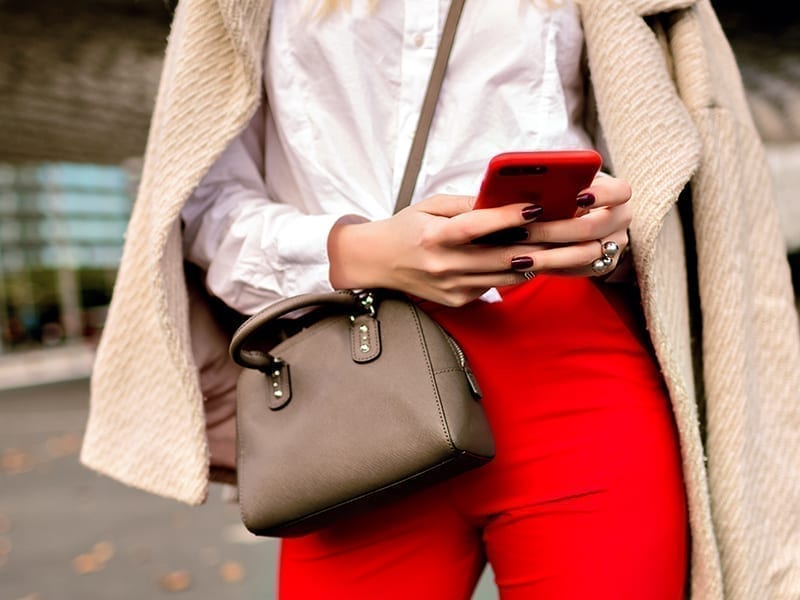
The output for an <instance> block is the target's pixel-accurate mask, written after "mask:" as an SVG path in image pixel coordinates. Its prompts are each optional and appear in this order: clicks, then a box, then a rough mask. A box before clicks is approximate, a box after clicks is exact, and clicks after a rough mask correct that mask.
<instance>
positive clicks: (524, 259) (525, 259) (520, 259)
mask: <svg viewBox="0 0 800 600" xmlns="http://www.w3.org/2000/svg"><path fill="white" fill-rule="evenodd" d="M532 266H533V259H532V258H531V257H530V256H515V257H514V258H512V259H511V268H512V269H514V270H515V271H524V270H525V269H530V268H531V267H532Z"/></svg>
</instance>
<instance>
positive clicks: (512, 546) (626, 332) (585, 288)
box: [279, 276, 688, 600]
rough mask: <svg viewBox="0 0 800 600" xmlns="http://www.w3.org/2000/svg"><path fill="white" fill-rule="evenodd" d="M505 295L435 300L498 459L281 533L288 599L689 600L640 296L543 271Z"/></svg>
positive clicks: (682, 509) (681, 509)
mask: <svg viewBox="0 0 800 600" xmlns="http://www.w3.org/2000/svg"><path fill="white" fill-rule="evenodd" d="M502 293H503V296H504V301H503V302H501V303H493V304H488V303H485V302H483V301H477V302H473V303H471V304H470V305H468V306H466V307H462V308H459V309H450V308H445V307H440V306H434V307H426V308H427V309H428V310H430V312H431V314H432V315H433V316H434V317H435V318H436V319H437V320H438V321H439V322H440V323H442V324H443V325H444V326H445V327H446V328H447V329H448V330H450V331H451V332H452V333H453V335H454V336H455V337H456V339H458V340H459V342H460V344H461V345H462V346H463V347H464V350H465V351H466V353H467V356H468V358H469V360H470V362H471V364H472V367H473V370H474V371H475V374H476V375H477V377H478V381H479V382H480V384H481V387H482V389H483V392H484V398H483V400H482V402H483V404H484V406H485V409H486V411H487V414H488V417H489V421H490V423H491V425H492V429H493V431H494V434H495V439H496V447H497V454H496V457H495V459H494V460H493V461H492V462H490V463H489V464H488V465H486V466H483V467H480V468H479V469H477V470H474V471H471V472H469V473H467V474H464V475H461V476H458V477H457V478H455V479H453V480H451V481H448V482H445V483H443V484H439V485H437V486H435V487H433V488H431V489H427V490H423V491H421V492H419V493H416V494H415V495H414V496H412V497H410V498H404V499H403V500H399V501H395V502H394V503H392V504H389V505H387V506H382V507H379V508H376V509H375V510H373V511H371V512H369V513H367V514H363V515H359V516H357V517H355V518H353V519H349V520H347V521H345V522H342V523H341V524H337V525H335V526H333V527H330V528H329V529H326V530H324V531H321V532H318V533H314V534H311V535H307V536H303V537H300V538H294V539H287V540H283V541H282V545H281V551H280V572H279V598H280V600H309V599H320V600H322V599H324V600H337V599H348V600H393V599H398V600H399V599H403V600H427V599H431V600H434V599H435V600H468V599H469V598H470V597H471V595H472V592H473V589H474V586H475V584H476V582H477V580H478V579H479V577H480V574H481V572H482V570H483V568H484V566H485V564H486V561H487V560H488V561H489V562H490V564H491V566H492V570H493V571H494V575H495V581H496V584H497V587H498V589H499V591H500V596H501V598H503V599H504V600H515V599H531V600H534V599H535V600H544V599H546V600H570V599H573V598H574V599H581V600H582V599H588V598H591V599H592V600H601V599H614V600H627V599H631V600H662V599H663V600H679V599H680V598H682V597H683V591H684V588H685V583H686V575H687V547H688V526H687V515H686V506H685V493H684V483H683V479H682V474H681V462H680V453H679V448H678V441H677V436H676V431H675V426H674V422H673V418H672V413H671V410H670V407H669V402H668V398H667V395H666V392H665V389H664V385H663V381H662V379H661V376H660V374H659V371H658V367H657V364H656V362H655V360H654V358H653V355H652V351H651V348H650V346H649V342H648V340H647V338H646V335H645V333H644V327H643V325H642V321H641V317H640V314H639V310H638V298H637V297H636V292H635V290H632V289H630V288H628V287H627V286H622V287H619V286H614V285H610V284H609V285H603V284H596V283H594V282H593V281H591V280H587V279H572V278H559V277H545V276H540V277H537V278H536V279H534V280H533V281H531V282H528V283H526V284H524V285H520V286H517V287H514V288H508V289H504V290H502Z"/></svg>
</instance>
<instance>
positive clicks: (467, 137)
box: [182, 0, 591, 314]
mask: <svg viewBox="0 0 800 600" xmlns="http://www.w3.org/2000/svg"><path fill="white" fill-rule="evenodd" d="M449 4H450V3H449V1H448V0H405V1H399V0H381V1H380V2H378V5H377V7H376V8H375V9H374V10H373V11H370V9H369V2H368V0H352V2H351V7H350V8H349V9H341V10H339V11H337V12H335V13H334V14H332V15H330V16H328V17H326V18H323V19H319V18H316V17H315V16H314V15H313V14H310V12H309V10H308V6H307V3H305V2H300V1H298V0H274V2H273V8H272V15H271V24H270V33H269V37H268V41H267V48H266V52H265V58H264V61H265V69H264V73H265V75H264V87H265V93H266V98H267V104H268V107H269V108H268V110H267V111H266V115H265V116H264V115H262V114H261V111H259V114H258V115H256V117H254V119H253V121H252V122H251V123H250V125H249V126H248V128H247V129H246V130H245V131H244V132H243V133H242V134H241V135H240V136H239V137H237V138H236V139H235V140H233V142H232V143H231V145H230V146H229V147H228V149H227V150H226V151H225V153H224V154H223V155H222V156H221V157H220V158H219V160H218V161H217V162H216V163H215V164H214V165H213V166H212V168H211V169H210V171H209V172H208V174H207V175H206V176H205V177H204V179H203V181H202V182H201V183H200V185H199V186H198V188H197V189H196V190H195V192H194V193H193V194H192V196H191V197H190V199H189V201H188V202H187V204H186V205H185V207H184V209H183V211H182V217H183V220H184V225H185V229H184V240H185V254H186V256H187V258H188V259H189V260H191V261H192V262H195V263H197V264H199V265H200V266H201V267H203V268H204V269H206V271H207V284H208V287H209V289H210V291H211V292H212V293H214V294H215V295H217V296H219V297H220V298H222V299H223V300H224V301H225V302H226V303H227V304H229V305H230V306H232V307H234V308H236V309H238V310H239V311H241V312H243V313H248V314H249V313H253V312H255V311H257V310H259V309H261V308H263V307H264V306H266V305H268V304H270V303H272V302H274V301H276V300H278V299H280V298H283V297H286V296H290V295H294V294H299V293H305V292H312V291H327V290H330V289H331V285H330V282H329V279H328V270H329V262H328V255H327V238H328V233H329V232H330V229H331V227H332V226H333V225H334V224H335V223H336V222H337V221H338V220H339V219H342V218H346V217H347V216H348V215H356V216H358V217H360V218H366V219H370V220H377V219H384V218H387V217H389V216H390V215H391V214H392V211H393V207H394V203H395V199H396V196H397V192H398V189H399V187H400V181H401V179H402V176H403V171H404V169H405V163H406V159H407V157H408V152H409V149H410V146H411V141H412V138H413V135H414V131H415V129H416V125H417V119H418V117H419V112H420V109H421V104H422V99H423V97H424V95H425V88H426V86H427V82H428V77H429V75H430V71H431V67H432V64H433V60H434V57H435V54H436V49H437V45H438V43H439V38H440V35H441V31H442V27H443V25H444V20H445V17H446V14H447V10H448V8H449ZM583 67H584V64H583V35H582V31H581V26H580V22H579V18H578V14H577V10H576V8H575V6H574V5H572V4H571V3H570V2H564V3H562V4H561V5H559V6H557V7H555V8H547V7H546V6H545V4H544V3H541V2H536V1H530V2H529V1H528V0H492V2H468V3H467V4H466V6H465V8H464V12H463V14H462V17H461V21H460V23H459V28H458V32H457V35H456V40H455V44H454V47H453V51H452V54H451V57H450V62H449V64H448V69H447V74H446V79H445V82H444V85H443V88H442V91H441V95H440V99H439V103H438V105H437V108H436V113H435V117H434V120H433V124H432V126H431V132H430V137H429V139H428V144H427V147H426V151H425V157H424V160H423V163H422V167H421V170H420V174H419V178H418V180H417V187H416V190H415V194H414V200H413V201H417V200H420V199H422V198H425V197H428V196H431V195H433V194H436V193H445V194H465V195H474V194H475V193H476V192H477V190H478V187H479V185H480V181H481V178H482V176H483V172H484V170H485V167H486V163H487V162H488V160H489V159H490V158H491V157H492V156H493V155H494V154H497V153H499V152H506V151H510V150H535V149H553V148H578V147H590V146H591V142H590V140H589V138H588V136H587V134H586V132H585V131H584V129H583V127H582V118H583V108H584V106H583V103H584V70H583Z"/></svg>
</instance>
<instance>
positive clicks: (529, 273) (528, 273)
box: [522, 271, 536, 281]
mask: <svg viewBox="0 0 800 600" xmlns="http://www.w3.org/2000/svg"><path fill="white" fill-rule="evenodd" d="M522 276H523V277H524V278H525V281H530V280H531V279H533V278H534V277H536V273H534V272H533V271H523V272H522Z"/></svg>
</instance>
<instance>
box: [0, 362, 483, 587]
mask: <svg viewBox="0 0 800 600" xmlns="http://www.w3.org/2000/svg"><path fill="white" fill-rule="evenodd" d="M87 398H88V382H87V380H86V379H85V378H81V379H77V380H73V381H69V382H61V383H50V384H45V385H38V386H33V387H24V388H17V389H12V390H5V391H0V460H2V462H0V600H134V599H135V600H151V599H152V600H157V599H165V598H175V597H176V595H177V597H179V598H185V599H187V600H190V599H196V600H200V599H203V600H211V599H213V600H220V599H223V598H224V599H226V600H256V599H258V600H269V599H271V598H275V593H274V581H275V560H276V549H277V544H276V541H275V540H272V539H266V538H257V537H255V536H253V535H251V534H250V533H249V532H248V531H247V530H246V529H244V527H243V526H242V525H241V522H240V521H239V512H238V507H237V506H236V505H235V504H232V503H229V502H226V501H224V500H223V499H222V488H221V487H220V486H213V487H212V491H211V497H210V499H209V501H208V503H206V504H205V505H203V506H200V507H190V506H186V505H183V504H181V503H178V502H175V501H172V500H168V499H163V498H160V497H157V496H154V495H151V494H147V493H145V492H141V491H138V490H135V489H132V488H129V487H127V486H124V485H122V484H119V483H117V482H116V481H114V480H110V479H108V478H106V477H103V476H100V475H97V474H96V473H94V472H93V471H90V470H88V469H86V468H85V467H83V466H82V465H80V464H79V463H78V451H79V447H80V442H81V436H82V433H83V430H84V427H85V423H86V414H87V402H88V401H87ZM495 597H496V594H495V592H494V587H493V584H492V583H491V578H490V572H487V573H486V574H485V576H484V578H483V580H482V582H481V586H480V588H479V590H478V592H477V593H476V595H475V600H489V599H491V598H495ZM354 600H359V599H354ZM414 600H417V599H414ZM420 600H421V599H420Z"/></svg>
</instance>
